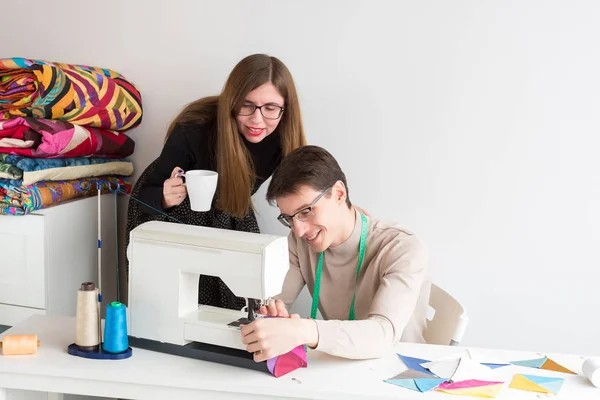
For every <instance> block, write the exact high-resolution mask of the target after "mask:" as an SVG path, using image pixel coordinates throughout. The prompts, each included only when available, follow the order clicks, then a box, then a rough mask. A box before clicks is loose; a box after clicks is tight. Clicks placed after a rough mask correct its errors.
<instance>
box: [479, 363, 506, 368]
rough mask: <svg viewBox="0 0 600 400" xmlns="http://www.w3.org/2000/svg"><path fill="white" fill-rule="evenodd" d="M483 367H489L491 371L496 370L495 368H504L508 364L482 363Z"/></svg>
mask: <svg viewBox="0 0 600 400" xmlns="http://www.w3.org/2000/svg"><path fill="white" fill-rule="evenodd" d="M482 364H483V365H485V366H486V367H489V368H491V369H496V368H500V367H506V366H507V365H510V364H492V363H482Z"/></svg>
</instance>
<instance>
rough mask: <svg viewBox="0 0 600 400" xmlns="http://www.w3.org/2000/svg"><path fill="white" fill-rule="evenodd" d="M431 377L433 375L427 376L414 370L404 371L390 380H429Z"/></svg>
mask: <svg viewBox="0 0 600 400" xmlns="http://www.w3.org/2000/svg"><path fill="white" fill-rule="evenodd" d="M431 377H432V376H431V374H426V373H425V372H421V371H415V370H414V369H407V370H406V371H402V372H401V373H399V374H398V375H396V376H394V377H393V378H390V379H428V378H431Z"/></svg>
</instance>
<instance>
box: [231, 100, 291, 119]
mask: <svg viewBox="0 0 600 400" xmlns="http://www.w3.org/2000/svg"><path fill="white" fill-rule="evenodd" d="M257 108H258V109H259V110H260V113H261V114H262V116H263V117H265V118H266V119H278V118H279V117H281V114H283V110H284V108H283V107H279V106H278V105H276V104H263V105H262V106H257V105H256V104H252V103H245V104H243V105H242V107H241V108H240V111H239V112H238V115H241V116H243V117H247V116H249V115H252V114H254V113H255V112H256V109H257Z"/></svg>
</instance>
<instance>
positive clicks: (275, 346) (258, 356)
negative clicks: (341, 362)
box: [241, 314, 318, 362]
mask: <svg viewBox="0 0 600 400" xmlns="http://www.w3.org/2000/svg"><path fill="white" fill-rule="evenodd" d="M311 324H312V325H314V330H315V332H316V329H317V328H316V324H315V323H314V321H311V320H306V319H301V318H300V316H299V315H298V314H292V315H291V316H290V317H289V318H260V319H257V320H255V321H253V322H252V323H250V324H248V325H242V326H241V332H242V343H244V344H245V345H246V350H247V351H248V352H250V353H254V361H256V362H260V361H265V360H268V359H270V358H273V357H277V356H279V355H281V354H285V353H287V352H289V351H290V350H292V349H293V348H294V347H296V346H299V345H301V344H304V343H305V341H304V338H305V337H307V334H310V329H311ZM317 335H318V334H317Z"/></svg>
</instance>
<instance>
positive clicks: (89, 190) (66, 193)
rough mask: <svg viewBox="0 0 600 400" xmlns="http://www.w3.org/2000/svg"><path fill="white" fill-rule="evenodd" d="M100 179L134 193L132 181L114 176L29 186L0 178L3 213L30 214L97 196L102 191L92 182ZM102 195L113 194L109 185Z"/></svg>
mask: <svg viewBox="0 0 600 400" xmlns="http://www.w3.org/2000/svg"><path fill="white" fill-rule="evenodd" d="M100 179H101V180H104V181H107V182H110V184H111V188H112V190H113V191H114V190H116V189H117V187H119V191H121V192H125V193H127V194H129V193H130V192H131V182H130V181H129V180H128V179H126V178H121V177H114V176H102V177H97V178H84V179H75V180H69V181H43V182H38V183H35V184H33V185H26V186H14V185H11V184H10V183H9V182H7V181H6V180H1V179H0V214H6V215H27V214H29V213H31V212H33V211H36V210H39V209H41V208H47V207H50V206H53V205H56V204H59V203H62V202H65V201H67V200H71V199H75V198H80V197H87V196H95V195H97V194H98V191H97V190H96V185H95V184H94V183H92V182H95V181H97V180H100ZM101 193H109V188H108V185H103V186H102V190H101Z"/></svg>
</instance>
